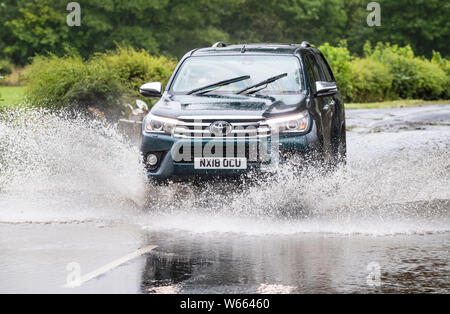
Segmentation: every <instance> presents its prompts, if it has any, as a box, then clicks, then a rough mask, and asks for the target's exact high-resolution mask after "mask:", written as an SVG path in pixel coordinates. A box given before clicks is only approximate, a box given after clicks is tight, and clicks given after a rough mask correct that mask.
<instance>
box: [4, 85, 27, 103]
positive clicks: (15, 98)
mask: <svg viewBox="0 0 450 314" xmlns="http://www.w3.org/2000/svg"><path fill="white" fill-rule="evenodd" d="M24 97H25V88H24V87H22V86H0V107H12V106H14V105H18V104H20V103H21V102H22V101H23V99H24Z"/></svg>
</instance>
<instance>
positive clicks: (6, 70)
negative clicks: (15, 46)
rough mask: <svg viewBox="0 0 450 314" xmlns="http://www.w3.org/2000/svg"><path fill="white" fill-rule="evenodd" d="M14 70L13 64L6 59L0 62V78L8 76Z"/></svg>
mask: <svg viewBox="0 0 450 314" xmlns="http://www.w3.org/2000/svg"><path fill="white" fill-rule="evenodd" d="M13 70H14V64H12V62H11V61H9V60H7V59H2V60H0V76H5V75H9V74H11V73H12V71H13Z"/></svg>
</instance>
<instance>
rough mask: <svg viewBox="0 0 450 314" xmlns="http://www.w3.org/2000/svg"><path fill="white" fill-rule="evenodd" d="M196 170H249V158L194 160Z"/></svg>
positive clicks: (206, 158) (205, 158)
mask: <svg viewBox="0 0 450 314" xmlns="http://www.w3.org/2000/svg"><path fill="white" fill-rule="evenodd" d="M194 168H195V169H247V158H215V157H204V158H195V159H194Z"/></svg>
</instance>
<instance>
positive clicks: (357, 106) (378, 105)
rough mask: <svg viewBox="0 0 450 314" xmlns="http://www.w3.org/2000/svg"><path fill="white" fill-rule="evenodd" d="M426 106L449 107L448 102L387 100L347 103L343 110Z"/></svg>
mask: <svg viewBox="0 0 450 314" xmlns="http://www.w3.org/2000/svg"><path fill="white" fill-rule="evenodd" d="M427 105H450V100H449V99H441V100H422V99H404V100H388V101H383V102H369V103H348V104H345V109H379V108H405V107H420V106H427Z"/></svg>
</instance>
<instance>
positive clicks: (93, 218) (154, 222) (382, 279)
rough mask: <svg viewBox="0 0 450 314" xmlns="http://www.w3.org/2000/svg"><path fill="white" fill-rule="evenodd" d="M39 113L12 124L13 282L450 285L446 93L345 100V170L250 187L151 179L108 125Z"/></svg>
mask: <svg viewBox="0 0 450 314" xmlns="http://www.w3.org/2000/svg"><path fill="white" fill-rule="evenodd" d="M40 118H41V121H44V122H42V124H43V125H47V126H49V128H46V130H42V129H39V130H34V132H31V131H30V133H27V134H22V133H20V132H25V131H23V130H24V129H23V128H20V129H19V128H17V125H12V124H11V123H9V124H8V123H4V124H0V131H1V132H0V134H3V136H4V137H3V138H2V141H3V143H6V144H4V146H3V148H2V149H3V156H4V157H3V161H2V160H0V164H2V166H3V170H2V168H0V170H2V172H0V173H1V176H0V178H1V179H2V181H0V252H1V254H0V292H2V293H16V292H18V293H26V292H31V293H34V292H43V293H51V292H56V293H92V292H100V293H333V292H337V293H354V292H357V293H380V292H388V293H391V292H400V293H405V292H432V293H438V292H440V293H450V280H449V274H450V266H449V262H450V188H449V187H450V159H449V156H450V155H449V152H450V106H439V105H436V106H426V107H415V108H401V109H367V110H366V109H364V110H347V129H348V131H349V132H348V158H349V162H348V165H347V167H346V168H345V169H340V170H338V171H337V172H336V173H335V174H334V175H332V176H329V177H323V176H322V175H321V174H319V173H316V172H315V171H313V170H311V171H310V172H307V173H306V174H305V177H303V178H300V179H299V178H297V177H295V176H294V175H293V174H292V171H291V169H289V167H286V168H285V169H281V170H280V175H279V176H275V177H274V178H272V177H271V178H269V179H267V180H265V181H263V182H257V183H254V182H252V183H248V184H243V185H237V184H229V183H214V184H213V183H205V185H204V186H199V185H195V186H193V185H190V184H173V185H170V186H168V187H167V186H163V187H153V186H147V185H146V184H145V183H144V182H145V179H143V178H142V175H141V173H140V168H139V167H140V165H139V163H138V161H137V160H138V152H137V151H136V150H135V149H133V148H130V147H127V146H126V145H125V144H124V143H123V142H121V141H118V140H117V141H116V140H115V139H114V138H115V136H118V135H116V134H114V132H113V131H112V130H109V129H106V130H103V129H101V128H97V127H94V126H93V125H92V124H90V123H88V122H86V121H79V122H76V123H75V122H73V121H65V120H64V119H61V118H60V117H45V119H43V120H42V117H40ZM16 120H17V119H16ZM74 123H75V124H76V128H75V127H74V125H73V124H74ZM2 132H3V133H2ZM99 133H100V135H101V136H99ZM25 135H26V136H25ZM105 135H106V136H105ZM103 136H105V139H103ZM111 138H113V139H111ZM24 152H29V153H27V154H25V155H26V156H25V157H23V158H22V157H21V158H18V157H17V156H24ZM5 156H6V157H5ZM1 162H2V163H1ZM124 165H125V166H124ZM2 176H3V177H2ZM298 211H301V212H302V213H306V214H303V215H296V214H295V213H296V212H298ZM139 249H142V250H141V251H138V250H139Z"/></svg>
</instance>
